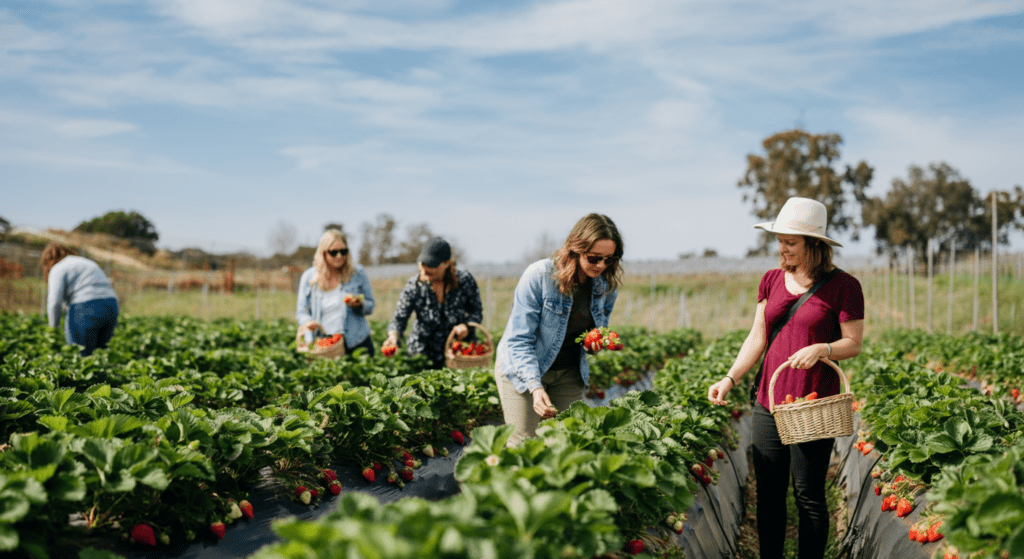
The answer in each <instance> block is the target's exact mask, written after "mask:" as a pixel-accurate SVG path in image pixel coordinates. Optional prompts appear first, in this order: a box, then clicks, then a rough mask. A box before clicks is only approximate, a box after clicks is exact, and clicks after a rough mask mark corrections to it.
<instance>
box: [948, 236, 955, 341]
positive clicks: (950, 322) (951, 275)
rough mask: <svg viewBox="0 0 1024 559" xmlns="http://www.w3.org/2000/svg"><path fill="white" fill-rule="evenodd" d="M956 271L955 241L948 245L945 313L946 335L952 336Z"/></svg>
mask: <svg viewBox="0 0 1024 559" xmlns="http://www.w3.org/2000/svg"><path fill="white" fill-rule="evenodd" d="M955 271H956V240H955V239H954V240H953V241H950V243H949V301H948V304H947V311H946V335H947V336H948V335H951V334H953V278H954V273H955Z"/></svg>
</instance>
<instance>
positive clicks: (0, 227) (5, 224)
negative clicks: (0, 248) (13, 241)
mask: <svg viewBox="0 0 1024 559" xmlns="http://www.w3.org/2000/svg"><path fill="white" fill-rule="evenodd" d="M10 232H11V222H10V221H7V220H6V219H4V218H3V217H2V216H0V239H3V238H4V237H6V236H7V234H8V233H10Z"/></svg>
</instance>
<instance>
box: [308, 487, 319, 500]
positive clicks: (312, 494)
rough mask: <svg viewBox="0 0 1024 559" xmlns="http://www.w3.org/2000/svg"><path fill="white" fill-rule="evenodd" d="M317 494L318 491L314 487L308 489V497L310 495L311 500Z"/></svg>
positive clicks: (317, 495)
mask: <svg viewBox="0 0 1024 559" xmlns="http://www.w3.org/2000/svg"><path fill="white" fill-rule="evenodd" d="M319 496H320V492H319V491H317V490H316V489H310V490H309V497H310V499H311V500H313V499H316V498H317V497H319Z"/></svg>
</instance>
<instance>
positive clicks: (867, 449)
mask: <svg viewBox="0 0 1024 559" xmlns="http://www.w3.org/2000/svg"><path fill="white" fill-rule="evenodd" d="M872 450H875V443H870V442H869V443H864V446H863V447H861V449H860V451H861V452H862V453H864V456H867V455H868V454H871V451H872Z"/></svg>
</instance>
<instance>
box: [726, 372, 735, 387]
mask: <svg viewBox="0 0 1024 559" xmlns="http://www.w3.org/2000/svg"><path fill="white" fill-rule="evenodd" d="M725 378H727V379H729V382H731V383H732V387H733V388H736V381H734V380H732V377H730V376H729V375H725Z"/></svg>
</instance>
